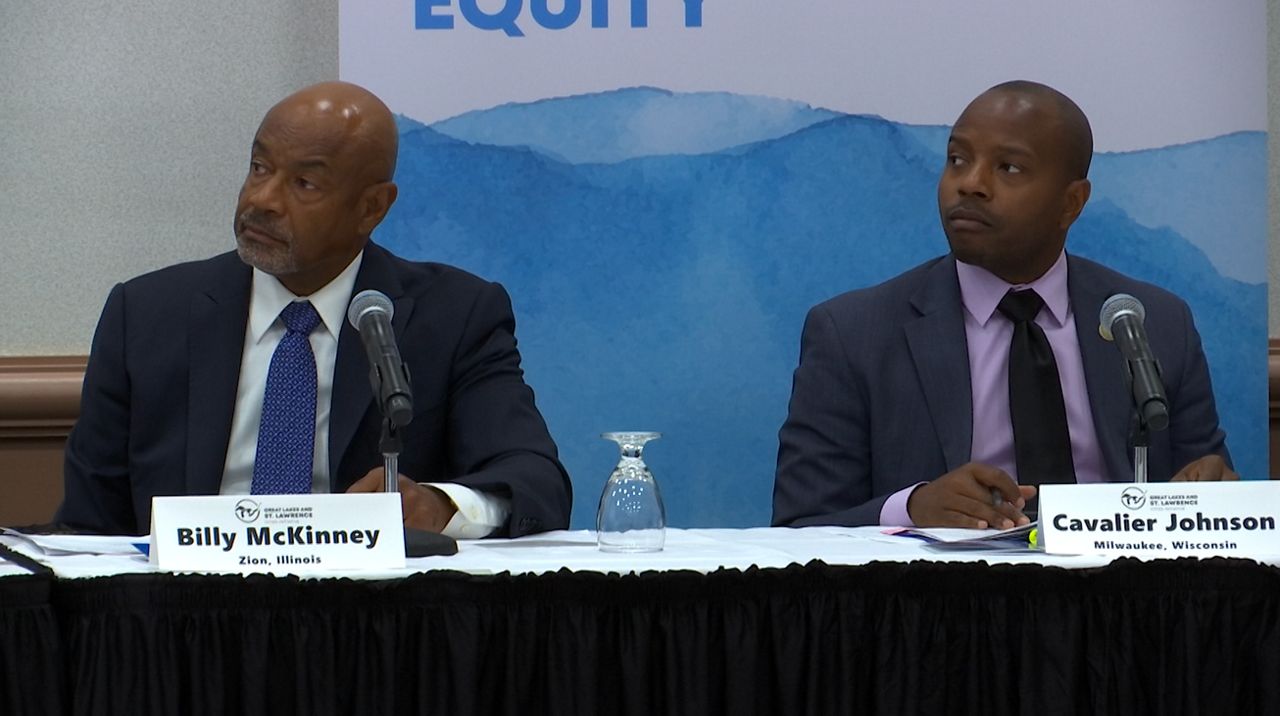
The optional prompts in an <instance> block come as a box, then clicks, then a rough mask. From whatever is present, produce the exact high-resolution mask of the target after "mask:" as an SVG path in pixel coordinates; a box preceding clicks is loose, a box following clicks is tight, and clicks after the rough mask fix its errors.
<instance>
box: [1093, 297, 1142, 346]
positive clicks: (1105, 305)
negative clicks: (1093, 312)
mask: <svg viewBox="0 0 1280 716" xmlns="http://www.w3.org/2000/svg"><path fill="white" fill-rule="evenodd" d="M1121 316H1136V317H1137V318H1138V323H1142V322H1143V321H1145V320H1147V309H1145V308H1143V307H1142V301H1139V300H1138V299H1136V298H1134V297H1133V296H1130V295H1129V294H1127V293H1117V294H1115V295H1114V296H1112V297H1111V298H1108V299H1107V300H1105V301H1103V302H1102V311H1100V312H1099V314H1098V333H1099V334H1101V335H1102V337H1103V338H1104V339H1105V340H1108V341H1113V340H1115V336H1113V335H1112V334H1111V326H1113V325H1115V322H1116V319H1117V318H1119V317H1121Z"/></svg>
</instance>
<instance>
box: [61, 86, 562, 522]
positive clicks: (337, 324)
mask: <svg viewBox="0 0 1280 716" xmlns="http://www.w3.org/2000/svg"><path fill="white" fill-rule="evenodd" d="M396 145H397V133H396V128H395V122H394V120H393V117H392V115H391V113H390V111H389V110H388V109H387V108H386V106H385V105H383V103H382V102H381V101H379V100H378V99H377V98H376V97H375V96H373V95H372V94H370V93H369V92H368V91H366V90H364V89H362V88H360V87H356V86H354V85H350V84H346V83H340V82H330V83H324V84H320V85H316V86H313V87H309V88H306V89H304V90H302V91H300V92H298V93H296V94H294V95H291V96H290V97H288V98H286V99H284V100H283V101H281V102H280V103H279V104H277V105H276V106H275V107H273V108H272V109H271V110H270V111H269V112H268V113H267V115H266V117H265V118H264V119H263V121H262V124H261V126H260V127H259V129H258V132H257V134H256V136H255V138H254V142H253V147H252V152H251V158H250V163H249V173H248V176H247V178H246V179H245V182H244V185H243V187H242V188H241V191H240V198H239V202H238V205H237V209H236V217H235V232H236V240H237V251H236V252H232V253H227V254H223V255H220V256H216V257H214V258H211V259H208V260H205V261H198V262H194V263H188V264H182V265H179V266H173V267H170V268H166V269H162V270H160V271H156V272H154V273H150V274H147V275H144V276H141V277H138V278H135V279H133V280H131V281H128V282H126V283H123V284H120V285H117V286H116V287H115V288H114V289H113V290H112V292H111V295H110V297H109V298H108V299H107V304H106V307H105V309H104V310H103V314H102V318H101V321H100V322H99V325H98V329H97V332H96V334H95V337H94V342H93V349H92V352H91V354H90V358H89V365H88V369H87V370H86V372H85V382H84V389H83V397H82V400H81V414H80V419H79V421H78V422H77V423H76V426H75V428H74V430H73V431H72V433H71V436H70V439H69V441H68V443H67V451H66V467H65V480H66V498H65V502H64V503H63V505H62V508H61V509H60V511H59V515H58V518H57V519H58V521H59V522H62V523H65V524H67V525H70V526H73V527H76V528H80V529H86V530H92V531H97V532H105V533H121V534H123V533H145V532H147V531H148V529H149V521H150V510H151V498H152V497H154V496H156V495H210V494H218V493H223V494H239V493H249V492H255V493H260V492H280V491H285V492H306V491H316V492H371V491H378V490H381V489H382V485H383V482H384V480H383V470H382V467H381V465H382V455H381V452H380V450H379V437H380V435H381V417H380V413H379V410H378V407H377V406H376V405H375V402H374V400H373V392H372V388H371V386H370V381H369V365H368V362H367V358H366V356H365V353H364V349H363V346H362V344H361V341H360V337H359V334H358V333H357V332H356V331H355V330H354V329H353V328H352V327H351V325H350V324H349V323H348V322H347V321H346V320H345V316H346V308H347V304H348V302H349V300H350V298H351V296H352V295H354V294H355V293H358V292H359V291H361V290H364V289H370V288H372V289H376V290H378V291H381V292H382V293H384V294H386V295H387V296H388V297H389V298H390V299H391V300H392V301H393V305H394V317H393V321H392V324H393V329H394V332H395V334H396V338H397V341H398V344H399V347H400V352H401V354H402V356H403V357H404V361H405V363H406V365H407V366H408V367H409V369H410V372H411V376H412V381H413V392H414V415H413V419H412V421H411V422H410V424H409V425H408V426H406V427H405V428H404V429H403V430H402V436H401V437H402V440H403V452H402V453H401V455H400V463H399V466H400V472H401V475H400V476H399V489H400V492H401V495H402V499H403V505H404V514H405V524H406V525H407V526H410V527H416V528H419V529H425V530H431V531H435V532H441V531H443V532H445V533H446V534H451V535H452V536H457V537H480V536H485V535H489V534H497V535H512V536H515V535H521V534H526V533H529V532H537V531H542V530H550V529H560V528H564V527H567V526H568V521H569V509H570V504H571V499H570V489H571V488H570V484H569V479H568V476H567V474H566V473H565V470H564V468H563V467H562V466H561V464H560V462H559V460H558V458H557V454H556V447H555V444H554V443H553V442H552V440H551V437H550V435H549V434H548V431H547V428H546V425H545V423H544V422H543V419H542V417H541V415H540V414H539V413H538V410H537V408H536V407H535V405H534V398H533V392H532V391H531V390H530V389H529V387H528V386H527V385H526V384H525V383H524V380H523V373H522V371H521V369H520V355H519V353H518V351H517V350H516V341H515V335H514V331H515V319H514V317H513V315H512V310H511V303H510V300H509V298H508V297H507V294H506V292H505V291H504V290H503V289H502V287H501V286H499V285H498V284H494V283H489V282H486V281H483V280H481V279H479V278H477V277H475V276H472V275H470V274H467V273H465V272H463V271H460V270H458V269H454V268H451V267H448V266H444V265H441V264H431V263H414V262H409V261H405V260H403V259H400V258H398V257H396V256H394V255H392V254H391V253H389V252H387V251H386V250H385V249H382V248H381V247H379V246H377V245H376V244H373V243H371V242H370V240H369V239H370V234H371V233H372V232H373V230H374V228H375V227H376V226H377V225H378V224H379V222H381V220H382V219H383V217H384V216H386V213H387V211H388V210H389V209H390V208H391V205H392V203H393V202H394V201H395V198H396V186H395V184H394V183H392V176H393V175H394V171H395V160H396ZM298 366H301V368H298ZM299 461H301V462H300V466H299ZM291 471H292V472H291ZM294 473H300V474H294ZM291 475H292V477H290V476H291ZM282 481H283V482H282Z"/></svg>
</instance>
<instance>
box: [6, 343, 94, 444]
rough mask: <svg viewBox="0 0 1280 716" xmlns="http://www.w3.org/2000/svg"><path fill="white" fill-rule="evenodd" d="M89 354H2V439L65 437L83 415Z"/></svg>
mask: <svg viewBox="0 0 1280 716" xmlns="http://www.w3.org/2000/svg"><path fill="white" fill-rule="evenodd" d="M88 360H89V357H88V356H21V357H7V358H0V440H29V439H32V438H65V437H66V436H67V434H68V433H70V432H71V426H72V425H74V424H75V422H76V418H77V417H78V416H79V415H80V386H81V384H82V383H83V382H84V369H85V365H86V364H87V363H88Z"/></svg>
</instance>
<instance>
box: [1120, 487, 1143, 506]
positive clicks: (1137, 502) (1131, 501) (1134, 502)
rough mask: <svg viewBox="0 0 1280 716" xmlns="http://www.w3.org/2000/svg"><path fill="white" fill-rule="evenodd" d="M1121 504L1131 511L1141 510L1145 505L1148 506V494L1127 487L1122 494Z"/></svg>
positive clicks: (1135, 488)
mask: <svg viewBox="0 0 1280 716" xmlns="http://www.w3.org/2000/svg"><path fill="white" fill-rule="evenodd" d="M1120 504H1122V505H1124V506H1125V507H1127V508H1129V509H1131V510H1137V509H1141V508H1142V506H1143V505H1145V504H1147V493H1146V492H1143V491H1142V489H1141V488H1137V487H1126V488H1125V489H1124V492H1121V493H1120Z"/></svg>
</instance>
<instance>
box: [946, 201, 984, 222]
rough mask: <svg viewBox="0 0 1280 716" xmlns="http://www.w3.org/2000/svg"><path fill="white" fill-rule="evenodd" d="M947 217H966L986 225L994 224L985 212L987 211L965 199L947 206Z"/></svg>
mask: <svg viewBox="0 0 1280 716" xmlns="http://www.w3.org/2000/svg"><path fill="white" fill-rule="evenodd" d="M947 218H948V219H968V220H971V221H980V222H982V223H984V224H986V225H987V226H995V222H994V221H992V220H991V216H990V215H989V214H987V212H985V211H983V210H982V209H979V208H978V207H977V206H975V205H974V204H972V203H970V202H967V201H961V202H957V203H955V204H952V205H951V206H949V207H947Z"/></svg>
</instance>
